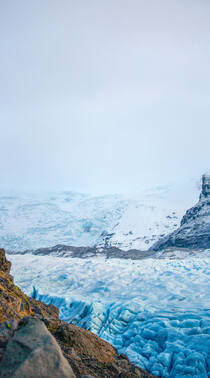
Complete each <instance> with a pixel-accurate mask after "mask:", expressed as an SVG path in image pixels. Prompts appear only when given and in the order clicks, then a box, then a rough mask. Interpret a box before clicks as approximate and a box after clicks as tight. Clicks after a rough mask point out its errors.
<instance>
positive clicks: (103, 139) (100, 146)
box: [0, 0, 210, 193]
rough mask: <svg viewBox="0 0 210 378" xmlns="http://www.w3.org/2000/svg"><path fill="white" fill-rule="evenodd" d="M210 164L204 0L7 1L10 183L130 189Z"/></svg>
mask: <svg viewBox="0 0 210 378" xmlns="http://www.w3.org/2000/svg"><path fill="white" fill-rule="evenodd" d="M209 168H210V1H209V0H35V1H32V0H6V1H4V0H1V1H0V174H1V184H0V186H1V187H2V188H3V189H7V188H8V189H24V190H25V189H33V190H36V189H37V190H38V189H39V190H40V189H43V190H46V189H50V190H54V189H55V190H57V189H65V190H79V191H82V192H93V193H112V192H129V193H130V192H138V190H140V188H142V187H143V186H145V183H146V184H147V185H149V186H156V185H162V184H166V183H170V182H172V181H176V180H177V181H182V180H184V179H185V178H186V177H189V178H190V177H194V176H198V175H200V174H202V173H203V172H205V171H207V170H209Z"/></svg>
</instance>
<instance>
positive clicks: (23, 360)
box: [0, 317, 75, 378]
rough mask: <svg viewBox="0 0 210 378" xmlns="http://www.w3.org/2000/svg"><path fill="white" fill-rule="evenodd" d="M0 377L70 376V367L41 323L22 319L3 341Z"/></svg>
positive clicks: (69, 377) (32, 319)
mask: <svg viewBox="0 0 210 378" xmlns="http://www.w3.org/2000/svg"><path fill="white" fill-rule="evenodd" d="M0 377H8V378H10V377H11V378H48V377H53V378H61V377H62V378H73V377H75V375H74V373H73V371H72V368H71V366H70V365H69V363H68V362H67V360H66V359H65V358H64V356H63V354H62V351H61V349H60V347H59V345H58V344H57V342H56V340H55V339H54V337H53V336H52V335H51V334H50V332H49V331H48V330H47V328H46V327H45V325H44V323H43V322H41V321H40V320H38V319H35V318H31V317H28V318H24V319H23V320H22V321H21V322H20V325H19V327H18V329H17V330H16V331H15V332H14V334H13V336H12V337H11V338H10V340H9V341H8V343H7V346H6V350H5V353H4V354H3V357H2V360H1V362H0Z"/></svg>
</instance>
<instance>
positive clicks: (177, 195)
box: [0, 181, 197, 251]
mask: <svg viewBox="0 0 210 378" xmlns="http://www.w3.org/2000/svg"><path fill="white" fill-rule="evenodd" d="M196 193H197V188H196V185H195V181H188V182H187V183H182V184H181V185H178V184H176V185H172V186H168V187H161V188H160V187H158V188H154V189H152V190H147V191H145V192H142V193H139V195H138V196H135V197H133V196H131V197H126V196H122V195H105V196H90V195H87V194H81V193H75V192H57V193H36V194H31V193H28V194H24V193H22V194H14V193H13V194H12V195H8V194H7V195H6V196H5V195H0V243H1V245H2V246H3V247H4V248H5V249H7V250H13V251H24V250H26V249H37V248H43V247H50V246H53V245H57V244H66V245H73V246H78V247H81V246H89V247H94V246H97V247H98V248H100V247H102V248H104V247H109V246H116V247H118V248H120V249H124V250H129V249H140V250H147V249H148V248H149V247H151V246H152V245H153V244H154V243H155V242H156V241H158V240H159V239H160V237H163V236H164V235H166V234H168V233H170V232H172V231H174V230H175V229H176V228H177V227H178V225H179V223H180V220H181V217H182V215H183V214H184V213H185V211H186V210H187V208H189V207H190V206H191V205H192V204H193V201H194V200H195V198H196Z"/></svg>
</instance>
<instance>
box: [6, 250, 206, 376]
mask: <svg viewBox="0 0 210 378" xmlns="http://www.w3.org/2000/svg"><path fill="white" fill-rule="evenodd" d="M9 258H10V260H11V261H12V262H13V274H14V276H15V278H16V283H17V284H18V285H20V286H21V288H22V289H23V290H25V291H26V292H27V294H33V296H35V297H36V298H37V299H40V300H43V301H45V302H46V303H53V304H55V305H56V306H58V307H59V308H60V316H61V318H63V319H64V320H66V321H69V322H73V323H74V324H76V325H79V326H82V327H84V328H87V329H89V330H91V331H93V332H95V333H96V334H98V335H99V336H100V337H102V338H104V339H105V340H107V341H109V342H111V343H112V344H113V345H114V346H115V347H116V348H117V349H118V351H119V352H120V353H125V354H127V355H128V357H129V358H130V359H131V361H132V362H134V363H135V364H137V365H139V366H141V367H142V368H144V369H146V370H148V371H149V372H151V373H152V374H154V375H156V376H160V377H166V378H167V377H185V376H186V377H210V354H209V351H210V310H209V297H210V296H209V284H208V278H209V268H208V266H209V258H203V259H196V258H191V259H186V260H169V259H165V260H154V259H147V260H144V261H139V262H134V261H131V260H119V259H113V260H105V259H104V258H94V259H88V260H82V259H71V258H57V257H52V256H39V257H37V256H33V255H24V256H21V255H13V256H9Z"/></svg>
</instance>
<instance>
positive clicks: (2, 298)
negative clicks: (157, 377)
mask: <svg viewBox="0 0 210 378" xmlns="http://www.w3.org/2000/svg"><path fill="white" fill-rule="evenodd" d="M0 263H1V265H0V322H1V323H0V377H11V378H12V377H16V378H23V377H27V378H41V377H42V378H48V377H55V378H56V377H69V378H70V377H83V378H84V377H85V376H86V377H87V376H89V377H90V376H91V377H95V378H96V377H97V378H111V377H120V378H134V377H142V378H148V377H152V376H151V375H150V374H149V373H147V372H145V371H143V370H142V369H140V368H138V367H136V366H135V365H133V364H132V363H131V362H130V361H129V360H128V358H127V357H126V356H125V355H119V354H118V353H117V351H116V349H115V348H113V347H112V346H111V345H110V344H109V343H107V342H106V341H104V340H102V339H100V338H99V337H98V336H96V335H94V334H93V333H91V332H90V331H88V330H85V329H81V328H79V327H76V326H74V325H73V324H67V323H65V322H63V321H61V320H60V319H59V311H58V309H57V308H56V307H55V306H53V305H46V304H44V303H42V302H40V301H37V300H35V299H34V298H30V297H27V296H26V295H25V294H24V293H23V292H22V291H21V290H20V289H19V288H18V287H17V286H16V285H15V284H14V282H13V279H12V277H11V276H10V266H11V264H10V263H9V262H8V261H7V259H6V257H5V252H4V250H2V249H0ZM49 332H50V333H49ZM61 351H62V352H61Z"/></svg>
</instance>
